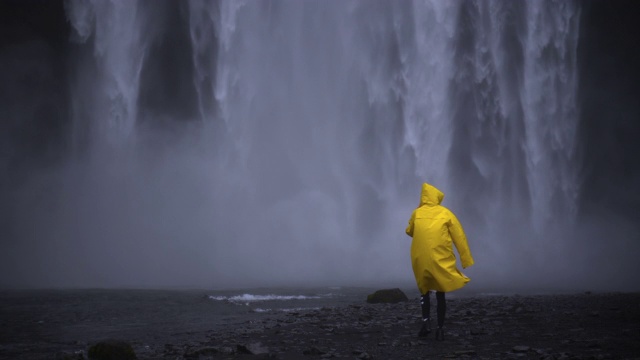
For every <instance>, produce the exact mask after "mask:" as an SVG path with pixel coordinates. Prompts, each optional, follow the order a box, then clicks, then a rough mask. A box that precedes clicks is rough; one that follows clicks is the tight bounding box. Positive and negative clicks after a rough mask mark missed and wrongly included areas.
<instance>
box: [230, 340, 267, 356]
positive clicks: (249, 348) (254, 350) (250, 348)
mask: <svg viewBox="0 0 640 360" xmlns="http://www.w3.org/2000/svg"><path fill="white" fill-rule="evenodd" d="M236 348H237V349H238V352H239V353H241V354H250V355H261V354H268V353H269V349H268V348H266V347H264V346H262V343H259V342H257V343H251V344H248V345H244V344H238V345H237V346H236Z"/></svg>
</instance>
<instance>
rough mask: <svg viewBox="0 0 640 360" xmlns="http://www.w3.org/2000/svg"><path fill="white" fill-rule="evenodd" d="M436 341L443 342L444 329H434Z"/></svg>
mask: <svg viewBox="0 0 640 360" xmlns="http://www.w3.org/2000/svg"><path fill="white" fill-rule="evenodd" d="M436 340H440V341H442V340H444V329H442V328H441V327H438V328H437V329H436Z"/></svg>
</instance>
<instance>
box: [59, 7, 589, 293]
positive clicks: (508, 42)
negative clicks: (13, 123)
mask: <svg viewBox="0 0 640 360" xmlns="http://www.w3.org/2000/svg"><path fill="white" fill-rule="evenodd" d="M174 5H175V4H174ZM154 6H157V7H160V8H161V7H165V8H166V7H167V6H168V5H167V3H166V2H147V1H138V2H133V1H126V2H119V1H93V0H67V2H66V9H67V15H68V18H69V20H70V22H71V24H72V25H73V28H74V30H75V35H74V39H75V40H76V41H77V42H79V43H81V44H82V45H80V46H81V48H83V49H87V48H91V49H92V51H91V54H90V55H86V56H85V57H84V58H82V60H81V61H82V62H85V63H90V64H91V65H90V66H89V65H86V64H85V66H81V67H78V69H77V71H76V74H75V79H76V80H75V81H76V83H75V86H74V92H75V93H74V94H73V98H74V100H73V103H74V109H76V111H75V112H74V114H75V119H74V121H75V122H76V123H78V124H81V125H79V126H88V127H89V128H91V129H93V130H92V132H91V133H92V134H93V135H91V136H92V138H91V139H89V140H87V141H88V142H89V143H92V142H99V141H101V140H100V139H102V138H104V139H107V140H109V142H110V143H116V144H117V143H118V141H120V140H121V139H132V141H133V142H134V143H135V144H136V145H135V146H134V147H133V148H132V149H129V148H127V150H126V151H130V152H131V153H127V156H125V158H127V159H128V160H126V161H129V162H130V163H129V164H130V166H129V167H127V168H126V169H127V170H126V171H127V172H128V173H129V174H130V177H126V179H125V180H121V185H119V186H123V187H124V188H126V191H124V193H126V194H128V195H127V198H126V203H127V204H129V205H127V206H130V207H133V208H135V209H136V211H134V212H133V213H132V216H133V218H134V220H133V222H134V223H135V222H136V221H138V222H141V223H144V224H145V227H144V228H140V229H139V228H136V231H135V236H136V237H138V238H140V237H143V238H144V239H146V240H144V241H145V243H146V244H148V245H150V246H156V245H154V240H152V238H153V236H151V235H150V234H157V233H158V229H155V228H157V227H162V228H163V229H165V228H166V227H171V229H170V230H168V231H163V232H162V235H161V237H163V239H165V240H162V241H164V242H163V243H162V244H163V245H157V246H159V247H160V248H161V249H165V250H166V249H178V248H180V250H179V252H180V251H181V252H184V253H183V255H184V256H185V259H187V258H188V256H192V255H194V254H196V256H197V257H198V258H199V259H200V260H199V261H200V262H201V263H200V265H199V266H200V267H198V270H201V271H203V272H207V274H206V275H202V276H201V277H200V278H204V279H214V280H212V281H215V282H217V283H224V281H232V280H238V279H242V280H246V281H248V282H251V281H253V282H256V283H260V281H262V279H263V278H264V277H265V276H267V275H266V274H265V273H264V269H268V272H267V273H268V277H269V278H270V279H271V280H273V279H276V281H278V279H280V280H282V279H289V280H292V281H297V282H307V281H309V282H313V281H323V280H326V279H345V281H347V280H353V281H374V280H380V281H392V280H395V279H398V278H403V277H404V276H406V273H407V271H408V269H410V267H409V263H408V258H407V256H408V255H407V251H408V250H407V249H408V243H409V239H407V238H404V234H403V229H404V226H405V223H406V220H407V219H408V217H409V215H410V214H411V211H412V208H413V207H414V206H415V205H416V204H417V202H418V195H419V190H420V184H421V182H423V181H428V182H431V183H433V184H434V185H436V186H437V187H439V188H441V189H442V190H443V191H444V193H445V194H446V197H445V204H444V205H447V206H448V207H450V208H451V209H452V210H453V211H454V212H455V213H456V214H458V215H459V217H460V218H461V220H462V222H463V224H465V228H466V229H467V232H469V237H470V244H471V248H472V250H477V254H478V256H479V257H480V258H481V259H482V258H484V259H486V260H488V259H493V258H496V257H499V255H500V254H502V253H501V251H503V250H501V249H503V248H504V247H505V246H507V247H508V246H509V244H511V243H514V242H516V243H520V245H521V247H523V248H526V249H527V250H532V251H533V249H534V247H533V246H532V245H531V244H529V245H527V244H525V243H526V242H527V241H530V240H531V239H530V238H529V237H523V238H520V239H514V238H512V235H513V232H511V230H510V231H509V232H508V234H507V232H505V231H504V230H503V229H501V225H500V224H505V223H509V224H510V227H511V228H513V227H514V226H515V227H518V228H519V229H526V230H525V232H531V233H533V234H537V235H536V236H538V237H544V230H545V229H546V228H547V227H549V226H555V225H557V224H556V223H555V222H558V221H559V220H557V219H558V218H559V217H561V218H562V220H561V224H560V225H561V226H563V225H566V224H570V223H571V219H572V217H573V216H575V213H576V209H577V201H578V199H577V197H578V191H579V185H580V184H579V178H578V174H577V171H578V169H579V165H580V164H579V162H578V160H579V156H578V153H577V141H576V129H577V125H578V110H577V105H576V92H577V75H576V74H577V64H576V49H577V41H578V26H579V18H580V9H579V6H578V4H577V3H576V2H573V1H547V2H537V1H533V0H531V1H524V2H511V1H498V0H496V1H413V2H410V1H403V2H390V1H340V2H337V1H336V2H307V1H297V0H295V1H294V0H291V1H289V0H280V1H260V2H255V1H239V0H234V1H225V0H222V1H215V2H214V1H204V0H190V1H189V2H188V3H180V4H179V5H175V6H177V7H180V9H181V11H178V12H173V11H158V10H156V9H154ZM171 16H173V17H179V20H177V21H178V22H179V23H180V24H182V25H184V26H185V27H186V28H188V31H187V34H188V36H187V37H185V38H184V39H182V40H181V41H186V42H187V43H188V45H189V49H190V53H187V54H181V56H186V57H189V59H190V63H191V65H192V70H189V75H190V76H191V79H189V80H190V83H191V84H192V85H191V87H192V89H193V94H194V95H193V97H195V99H191V100H194V101H193V107H194V109H193V110H194V111H193V113H194V114H197V116H196V118H197V119H193V118H192V117H190V116H186V115H185V118H176V119H172V120H173V123H174V124H173V125H166V126H165V125H157V127H161V128H162V127H163V126H165V128H168V129H174V127H175V126H177V125H176V124H181V125H180V130H176V133H178V134H179V135H176V136H177V137H178V138H179V139H178V140H175V139H174V138H173V137H172V140H166V141H165V140H163V141H158V140H157V138H156V137H155V135H154V136H150V135H149V134H150V133H151V132H154V131H156V130H151V129H149V128H148V127H147V126H143V125H142V124H141V121H140V120H141V119H142V118H146V117H149V114H145V113H144V112H145V111H146V110H145V109H141V108H140V106H139V98H140V97H141V95H142V94H141V92H143V90H141V89H147V90H144V91H159V90H158V89H154V88H153V87H146V88H145V87H143V85H144V83H143V82H144V79H142V78H141V76H140V74H141V72H142V71H143V70H144V69H145V67H148V66H151V64H153V63H154V62H156V61H158V59H155V58H153V57H150V56H148V54H149V49H150V47H151V46H153V45H154V44H160V45H158V46H162V45H161V44H162V42H161V38H162V36H163V35H162V34H163V33H169V34H171V33H172V29H167V28H162V27H163V26H166V22H164V21H160V20H158V18H160V17H171ZM173 36H177V35H173ZM141 82H142V83H141ZM170 90H171V89H168V90H167V91H170ZM181 96H185V95H184V94H175V97H177V98H178V99H179V98H180V97H181ZM87 123H88V124H90V125H86V124H87ZM140 133H142V134H140ZM134 135H135V136H134ZM147 135H149V136H147ZM80 136H85V135H82V134H80ZM158 136H160V135H158ZM162 136H164V135H162ZM148 138H153V140H149V139H148ZM114 139H115V140H114ZM149 141H151V142H152V143H149ZM150 144H151V145H150ZM115 147H116V150H112V151H116V152H118V151H120V150H117V148H118V145H116V146H115ZM151 149H152V150H151ZM150 153H152V154H150ZM118 159H121V157H120V156H119V157H118ZM149 159H152V160H149ZM117 162H118V163H120V160H118V161H117ZM101 166H102V165H99V166H98V168H99V167H101ZM119 166H120V165H119ZM92 169H95V167H92ZM118 169H121V168H118ZM92 171H93V170H92ZM104 171H105V172H106V173H109V172H112V171H110V170H104ZM141 178H144V179H145V180H144V181H142V180H140V179H141ZM119 181H120V180H119ZM141 182H144V184H141ZM118 189H120V188H118ZM123 196H124V195H123ZM122 201H123V202H124V201H125V199H124V198H123V199H122ZM149 204H162V206H160V208H161V209H163V210H159V208H158V206H153V207H148V206H151V205H149ZM163 206H164V207H163ZM165 207H166V208H165ZM567 214H568V215H567ZM161 216H170V217H174V218H178V219H183V221H184V222H183V223H175V224H173V223H171V224H169V225H168V224H167V223H164V224H161V225H158V224H157V223H156V222H154V221H161V220H159V219H161ZM136 219H137V220H136ZM465 219H466V221H465ZM514 224H515V225H514ZM567 226H570V225H567ZM173 227H175V228H173ZM186 227H188V228H189V229H190V230H189V231H187V233H188V234H190V236H191V238H190V237H184V236H183V235H184V234H183V233H182V232H183V231H184V228H186ZM177 228H179V229H180V230H177ZM150 229H151V230H150ZM165 230H167V229H165ZM167 234H169V235H167ZM474 234H475V235H474ZM118 235H119V236H120V237H123V238H127V237H133V236H134V235H132V234H131V233H128V232H127V231H126V230H122V231H118ZM154 236H155V235H154ZM174 236H175V237H179V238H180V241H179V244H178V243H177V240H175V238H174ZM185 249H186V250H185ZM158 257H161V258H163V259H164V258H165V257H163V256H160V255H158ZM185 261H188V260H185ZM498 262H499V261H498ZM365 266H366V268H367V270H366V271H364V272H363V270H362V269H363V267H365ZM484 271H487V270H484ZM496 271H497V270H496ZM205 281H206V280H205ZM283 281H284V280H283Z"/></svg>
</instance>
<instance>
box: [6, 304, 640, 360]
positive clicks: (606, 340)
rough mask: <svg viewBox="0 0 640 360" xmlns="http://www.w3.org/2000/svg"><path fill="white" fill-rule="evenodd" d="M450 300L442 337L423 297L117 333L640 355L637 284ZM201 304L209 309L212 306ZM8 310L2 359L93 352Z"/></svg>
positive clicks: (237, 349) (228, 344) (558, 355)
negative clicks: (617, 289)
mask: <svg viewBox="0 0 640 360" xmlns="http://www.w3.org/2000/svg"><path fill="white" fill-rule="evenodd" d="M434 302H435V301H434ZM203 304H205V303H203ZM447 304H448V317H447V322H446V324H445V328H446V338H445V340H444V341H436V340H435V334H434V333H432V334H431V335H430V336H429V337H428V338H419V337H418V336H417V334H418V330H419V328H420V305H419V301H418V299H416V298H414V299H411V300H409V301H407V302H403V303H399V304H367V303H366V302H365V299H363V301H362V303H361V304H352V305H348V306H340V307H335V308H322V309H319V310H309V311H300V312H290V313H273V314H267V315H265V314H262V313H260V314H258V313H256V314H255V318H253V320H249V321H242V322H241V323H238V324H236V325H233V326H226V327H225V328H224V329H222V330H207V329H204V330H194V331H182V330H178V329H179V326H178V325H179V324H177V323H176V324H174V325H175V326H174V328H175V330H177V331H176V333H174V334H171V336H155V335H151V334H147V333H145V334H137V333H136V335H135V336H131V335H126V334H128V333H126V332H125V330H126V327H123V328H121V329H120V330H121V331H116V332H115V333H116V334H118V333H119V334H121V335H122V336H121V339H120V340H125V341H127V342H128V343H129V344H130V345H131V346H132V348H133V350H135V353H136V354H137V358H138V359H175V360H181V359H199V360H205V359H210V360H217V359H325V358H336V359H426V358H429V359H431V358H434V359H438V358H469V359H504V358H507V359H510V358H525V359H640V341H639V339H640V294H629V293H615V294H611V293H609V294H591V293H582V294H573V295H541V296H519V295H513V296H475V297H458V298H451V299H448V301H447ZM177 308H179V307H177ZM434 310H435V309H434ZM198 311H202V312H203V313H202V314H201V315H202V316H204V315H205V313H204V311H206V308H205V307H203V309H201V310H198ZM434 312H435V311H434ZM9 315H10V314H8V313H5V314H4V315H3V317H4V318H3V319H0V320H3V325H2V329H0V334H4V335H3V337H4V338H5V339H0V340H1V341H0V343H2V346H1V347H0V358H1V359H60V360H62V359H65V360H69V359H76V360H79V359H86V358H87V355H88V349H89V346H90V345H91V344H90V343H86V342H84V341H80V340H78V339H76V340H75V341H73V339H67V340H65V341H52V340H47V341H45V340H42V339H47V338H46V337H36V336H35V335H33V334H32V335H29V334H30V333H29V332H26V331H25V332H22V333H23V334H24V336H25V337H24V338H21V337H20V336H17V335H16V334H14V333H16V331H20V328H19V326H18V325H19V324H20V322H18V321H17V320H20V319H17V320H16V321H13V322H10V321H11V319H13V318H14V317H15V316H9ZM183 320H184V319H183ZM61 321H62V320H61ZM23 323H24V321H23ZM12 324H13V325H12ZM125 325H126V324H124V325H121V326H125ZM33 326H39V325H38V324H37V323H36V324H34V325H33ZM115 330H118V329H114V331H115ZM83 331H86V330H83ZM12 334H13V335H12ZM14 335H15V336H14ZM18 335H19V334H18ZM145 336H146V337H145ZM11 339H13V340H11ZM29 339H31V340H29ZM34 339H35V340H34ZM5 340H6V341H5ZM9 340H11V341H9Z"/></svg>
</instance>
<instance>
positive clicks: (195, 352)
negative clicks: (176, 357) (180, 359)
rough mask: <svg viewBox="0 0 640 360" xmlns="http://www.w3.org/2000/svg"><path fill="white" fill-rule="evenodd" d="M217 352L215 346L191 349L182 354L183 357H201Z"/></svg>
mask: <svg viewBox="0 0 640 360" xmlns="http://www.w3.org/2000/svg"><path fill="white" fill-rule="evenodd" d="M217 353H218V349H215V348H210V347H209V348H202V349H197V350H193V351H189V352H187V353H185V354H184V358H185V359H200V358H201V357H207V356H213V355H215V354H217Z"/></svg>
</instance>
